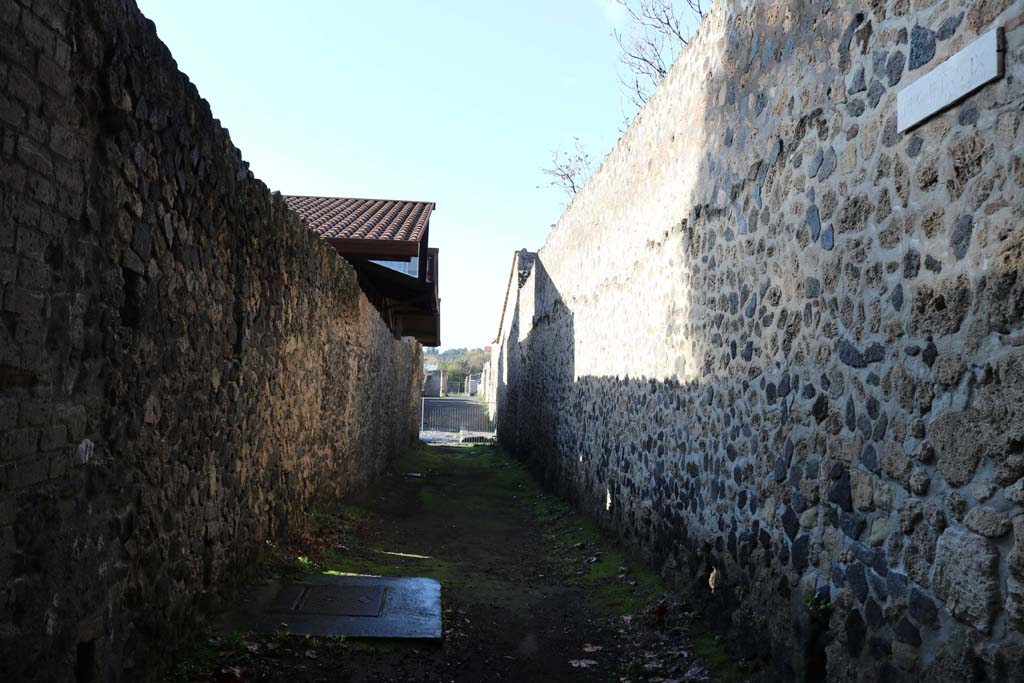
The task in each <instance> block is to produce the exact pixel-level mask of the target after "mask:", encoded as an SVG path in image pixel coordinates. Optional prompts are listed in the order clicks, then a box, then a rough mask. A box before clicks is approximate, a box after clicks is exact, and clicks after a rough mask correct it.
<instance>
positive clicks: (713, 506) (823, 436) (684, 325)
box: [492, 0, 1024, 680]
mask: <svg viewBox="0 0 1024 683" xmlns="http://www.w3.org/2000/svg"><path fill="white" fill-rule="evenodd" d="M1021 12H1024V2H1020V1H1017V2H1011V1H1010V0H974V1H972V2H949V1H946V2H937V1H933V0H915V1H914V2H910V1H909V0H888V1H887V0H879V1H876V2H870V3H854V2H850V1H846V0H835V1H829V2H800V1H798V0H791V1H766V2H737V1H730V0H718V1H717V2H716V3H715V7H714V10H713V11H712V12H711V14H710V15H709V16H708V17H707V18H706V19H705V21H704V25H703V26H702V28H701V30H700V34H699V35H698V36H697V37H696V38H695V39H694V40H693V41H692V42H691V44H690V46H689V47H688V48H686V49H685V50H684V52H683V54H682V55H681V57H680V59H679V60H678V62H677V63H676V64H675V66H674V67H673V69H672V71H671V73H670V74H669V75H668V77H667V78H666V80H665V82H664V83H663V84H662V85H661V87H659V89H658V91H657V92H656V93H655V94H654V96H653V97H652V98H651V100H650V101H649V102H648V103H647V106H646V107H645V108H644V109H643V111H641V113H640V115H639V116H638V118H637V119H636V121H634V122H633V124H632V125H631V127H630V128H629V130H628V131H627V132H626V133H625V135H624V136H623V137H622V139H621V140H620V141H619V143H618V145H617V146H616V147H615V149H614V150H613V151H612V152H611V153H610V154H609V155H608V156H607V157H606V158H605V159H604V161H603V163H602V165H601V167H600V168H599V170H598V171H597V172H596V173H595V174H594V176H593V177H592V178H591V179H590V181H589V182H588V183H587V185H586V186H585V187H584V188H583V190H582V191H581V192H580V193H579V194H578V195H577V196H576V197H575V199H574V201H573V202H572V204H571V206H570V207H569V208H568V209H567V210H566V212H565V213H564V214H563V216H562V218H561V220H560V221H559V223H558V225H557V226H556V227H555V228H554V229H553V231H552V232H551V234H550V235H549V237H548V239H547V242H546V243H545V245H544V247H543V248H542V249H541V250H540V252H539V255H538V259H537V262H536V264H535V265H534V267H533V271H532V274H531V276H530V278H529V279H528V280H527V281H526V282H525V284H524V286H523V287H522V289H520V290H516V289H511V290H510V292H511V299H510V300H509V302H508V304H507V306H508V309H507V312H506V317H509V316H510V319H509V320H508V322H507V323H506V324H504V325H503V327H502V335H501V339H500V340H499V344H497V345H496V346H495V348H494V361H493V366H492V373H493V374H494V375H495V376H496V378H497V379H496V388H495V391H496V393H497V396H498V403H499V405H498V420H499V438H500V439H501V441H502V442H503V443H505V444H506V445H508V446H509V447H511V448H512V449H514V450H515V451H516V452H517V453H518V454H519V455H520V457H522V458H523V459H525V460H527V461H528V462H529V463H531V464H532V465H533V467H534V468H535V469H536V470H537V471H539V472H542V473H544V474H545V475H546V477H547V478H548V479H549V481H551V482H552V483H553V484H554V485H556V486H559V487H561V488H562V489H563V490H564V491H565V492H567V493H568V494H569V495H571V496H572V497H573V498H574V499H575V500H576V501H577V502H578V503H579V505H581V506H582V507H584V508H585V509H588V510H589V511H591V512H592V514H593V515H594V516H595V517H597V518H598V519H600V520H602V521H603V523H604V524H606V525H607V526H609V527H611V528H613V529H615V530H617V531H618V532H619V533H620V534H621V535H622V536H623V537H625V538H628V539H630V540H632V541H633V542H634V543H636V544H637V546H638V547H640V548H642V549H643V550H644V552H645V553H646V554H647V556H648V557H649V558H650V559H651V560H652V561H653V562H655V563H656V564H657V565H658V566H659V567H661V568H663V570H664V571H665V572H666V573H667V574H668V575H671V576H673V577H675V578H677V579H678V580H679V581H680V582H681V583H682V584H683V585H685V586H686V587H687V588H688V589H689V592H690V593H691V594H692V595H693V596H694V599H695V600H697V601H698V602H699V603H700V604H702V605H703V607H704V608H705V611H706V613H707V614H708V615H709V616H710V618H713V619H717V620H719V621H720V622H721V623H722V625H723V626H725V627H728V628H730V629H731V630H732V631H733V633H734V634H735V635H736V636H737V637H738V638H740V639H742V640H745V641H746V650H747V652H748V653H750V654H753V655H755V656H757V657H759V658H760V659H761V660H763V661H764V662H766V663H768V664H769V665H770V666H772V667H775V668H776V669H777V670H778V672H779V675H780V677H784V678H789V677H798V678H802V677H805V676H806V677H807V678H809V679H812V680H814V679H817V678H819V677H821V676H824V675H825V674H826V672H827V674H828V676H829V679H830V680H898V679H909V680H970V679H972V678H973V677H975V676H979V675H981V673H987V675H988V676H989V677H990V679H991V680H1021V677H1022V676H1024V674H1022V673H1021V672H1022V671H1024V663H1022V661H1021V657H1022V652H1024V638H1022V628H1024V479H1022V476H1024V157H1022V153H1024V152H1022V150H1024V131H1022V126H1021V118H1022V111H1021V109H1022V105H1024V87H1022V85H1021V84H1022V82H1024V47H1022V46H1024V27H1022V26H1019V25H1018V24H1019V21H1018V17H1019V15H1020V13H1021ZM1004 23H1007V24H1008V27H1007V32H1006V37H1007V43H1008V48H1007V53H1006V76H1005V77H1004V78H1003V79H1001V80H1000V81H998V82H996V83H993V84H990V85H988V86H986V87H984V88H983V89H982V90H980V91H979V92H977V93H976V94H974V95H972V96H971V97H969V98H968V99H967V100H966V101H965V102H963V103H962V104H959V105H957V106H955V107H953V108H952V109H951V110H949V111H947V112H946V113H943V114H941V115H939V116H936V117H935V118H932V119H931V120H929V121H927V122H926V123H924V124H923V125H922V126H920V127H919V128H917V129H916V130H913V131H911V132H908V133H906V134H899V133H897V130H896V119H895V112H896V93H897V92H899V90H900V89H901V88H903V87H905V86H906V85H907V84H909V83H911V82H913V81H915V80H916V79H917V78H919V77H920V76H921V75H923V74H925V73H927V72H928V71H930V70H931V69H932V68H933V67H935V66H936V65H937V64H939V63H941V62H942V61H943V60H945V59H946V58H947V57H949V56H950V55H952V54H953V53H954V52H956V51H958V50H959V49H961V48H962V47H964V46H965V45H967V44H969V43H970V42H971V41H973V40H974V39H975V38H976V37H977V36H978V35H980V34H981V33H983V32H985V31H987V30H989V29H990V28H992V27H994V26H997V25H1002V24H1004ZM511 286H512V287H514V286H515V283H512V285H511ZM712 567H717V568H718V569H719V571H720V575H721V577H722V585H721V587H720V588H719V589H718V590H716V591H715V593H714V594H713V595H712V594H711V592H710V591H709V590H708V586H707V579H708V575H709V574H710V572H711V569H712ZM1015 677H1016V678H1015Z"/></svg>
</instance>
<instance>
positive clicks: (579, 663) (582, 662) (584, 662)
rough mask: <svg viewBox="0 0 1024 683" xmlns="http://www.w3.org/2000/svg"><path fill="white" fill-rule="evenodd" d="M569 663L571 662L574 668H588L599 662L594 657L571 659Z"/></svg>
mask: <svg viewBox="0 0 1024 683" xmlns="http://www.w3.org/2000/svg"><path fill="white" fill-rule="evenodd" d="M569 664H571V665H572V668H574V669H587V668H589V667H592V666H594V665H595V664H597V662H596V661H594V660H593V659H570V660H569Z"/></svg>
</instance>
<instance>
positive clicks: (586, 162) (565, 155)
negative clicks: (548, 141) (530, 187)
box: [541, 138, 591, 198]
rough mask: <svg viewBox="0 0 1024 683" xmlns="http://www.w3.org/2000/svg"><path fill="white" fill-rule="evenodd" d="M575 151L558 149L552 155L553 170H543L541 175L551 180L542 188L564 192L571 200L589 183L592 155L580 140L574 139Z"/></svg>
mask: <svg viewBox="0 0 1024 683" xmlns="http://www.w3.org/2000/svg"><path fill="white" fill-rule="evenodd" d="M573 141H574V143H575V144H574V146H573V150H572V151H569V152H566V151H563V150H560V149H556V150H555V151H554V152H552V153H551V164H552V165H551V168H542V169H541V173H543V174H544V175H546V176H550V177H551V180H550V181H549V182H548V183H547V184H546V185H543V186H542V187H554V188H558V189H559V190H562V191H563V192H565V193H566V194H568V195H569V197H570V198H572V197H573V196H575V194H576V193H577V192H579V191H580V189H581V188H582V187H583V184H584V183H585V182H587V178H589V177H590V171H591V168H590V155H589V154H587V152H586V150H585V149H583V143H581V142H580V139H579V138H573Z"/></svg>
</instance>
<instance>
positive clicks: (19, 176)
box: [0, 0, 421, 681]
mask: <svg viewBox="0 0 1024 683" xmlns="http://www.w3.org/2000/svg"><path fill="white" fill-rule="evenodd" d="M420 365H421V350H420V347H419V345H418V344H417V343H415V342H414V341H411V340H408V339H406V340H396V339H394V338H393V337H392V335H391V334H390V332H389V331H388V329H387V328H386V326H385V325H384V324H383V323H382V321H381V319H380V316H379V315H378V314H377V312H376V310H375V309H374V308H373V307H372V306H371V305H370V304H369V302H368V301H367V300H366V298H365V297H364V296H363V295H362V293H361V291H360V289H359V287H358V284H357V282H356V277H355V274H354V272H353V271H352V269H351V268H350V267H349V266H348V265H347V264H346V263H345V262H344V261H343V260H342V259H341V258H339V257H338V256H337V254H336V253H335V252H334V251H333V250H332V249H331V248H330V247H329V246H328V245H326V244H325V243H323V242H322V241H320V240H318V239H316V238H315V237H314V236H313V235H311V233H310V232H309V230H308V229H307V228H306V227H305V226H304V225H303V224H302V223H301V222H300V221H299V220H298V218H297V217H296V216H295V215H294V214H292V213H291V212H290V211H288V209H287V207H286V206H285V203H284V201H283V200H282V199H281V197H280V196H279V195H277V194H272V193H271V192H270V191H269V190H268V189H267V188H266V187H265V186H264V185H263V183H261V182H260V181H259V180H257V179H256V178H254V176H253V174H252V173H251V172H250V171H249V169H248V165H247V164H246V163H245V162H244V161H243V160H242V158H241V154H240V152H239V151H238V150H237V149H236V148H235V147H234V146H233V145H232V144H231V141H230V139H229V137H228V132H227V130H225V129H224V128H223V127H222V126H221V124H220V123H219V122H218V121H217V120H216V119H214V118H213V116H212V115H211V112H210V108H209V105H208V104H207V102H206V101H205V100H203V99H202V98H201V97H200V96H199V94H198V93H197V91H196V89H195V87H194V86H193V85H192V84H191V83H190V82H189V81H188V79H187V77H186V76H185V75H183V74H181V73H180V72H179V71H178V69H177V66H176V64H175V62H174V60H173V58H172V57H171V55H170V53H169V52H168V50H167V48H166V47H165V46H164V45H163V44H162V43H161V42H160V40H159V39H158V38H157V35H156V30H155V27H154V26H153V24H152V23H151V22H150V21H148V20H147V19H145V18H144V17H143V16H142V14H141V13H140V12H139V10H138V8H137V7H136V6H135V5H134V3H133V2H130V1H127V0H31V1H30V0H4V2H0V679H3V680H9V681H14V680H19V681H20V680H48V681H49V680H64V679H70V678H73V677H74V672H75V671H80V672H81V673H82V674H87V673H92V674H93V678H91V679H89V680H133V681H134V680H139V679H140V678H145V677H146V676H147V674H149V673H151V672H153V671H154V670H155V669H157V668H158V666H160V665H163V664H164V663H166V662H167V660H168V659H169V656H170V655H171V654H173V653H174V652H175V651H176V649H177V647H178V645H179V644H180V643H181V642H183V639H184V638H185V637H186V636H187V635H188V634H189V633H190V630H191V628H192V626H193V625H194V623H195V622H196V620H197V619H198V618H199V617H200V615H202V614H203V613H204V611H205V610H206V609H207V608H209V607H210V606H211V605H214V604H216V603H217V602H218V601H219V600H220V599H222V598H224V597H226V596H229V595H230V594H231V591H232V590H233V589H234V588H236V587H237V586H238V584H239V583H240V581H241V580H243V579H245V578H246V577H248V576H249V575H251V573H252V571H253V568H254V564H255V562H256V561H257V560H258V559H259V558H260V557H261V555H263V554H265V552H266V548H267V544H268V543H272V542H281V541H284V540H286V538H287V536H288V534H289V533H290V532H293V531H295V530H297V529H298V528H299V527H300V526H302V525H303V523H304V521H305V516H306V514H307V513H309V512H310V510H311V509H312V508H313V506H315V505H316V504H317V503H318V502H320V501H325V500H329V499H331V498H334V497H336V496H339V495H341V494H343V493H345V492H347V491H350V490H352V489H354V488H356V487H359V486H361V485H363V484H365V483H366V482H367V481H368V480H369V479H371V478H372V477H374V476H375V475H376V474H378V473H380V472H381V471H382V469H383V468H384V467H385V466H386V464H387V463H388V461H389V459H390V458H391V457H392V456H393V455H395V454H396V453H397V452H399V451H401V450H402V449H404V448H406V447H407V446H408V445H409V444H410V442H411V441H412V440H413V439H415V438H416V435H417V433H418V417H419V408H418V401H419V393H420V391H419V388H420V387H419V385H420V382H421V372H420Z"/></svg>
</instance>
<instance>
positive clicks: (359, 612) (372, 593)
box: [296, 586, 384, 617]
mask: <svg viewBox="0 0 1024 683" xmlns="http://www.w3.org/2000/svg"><path fill="white" fill-rule="evenodd" d="M383 605H384V586H310V587H309V590H307V591H306V596H305V598H303V600H302V603H301V604H300V605H299V607H298V608H297V609H296V611H297V612H301V613H302V614H333V615H334V616H338V617H378V616H380V608H381V607H382V606H383Z"/></svg>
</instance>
